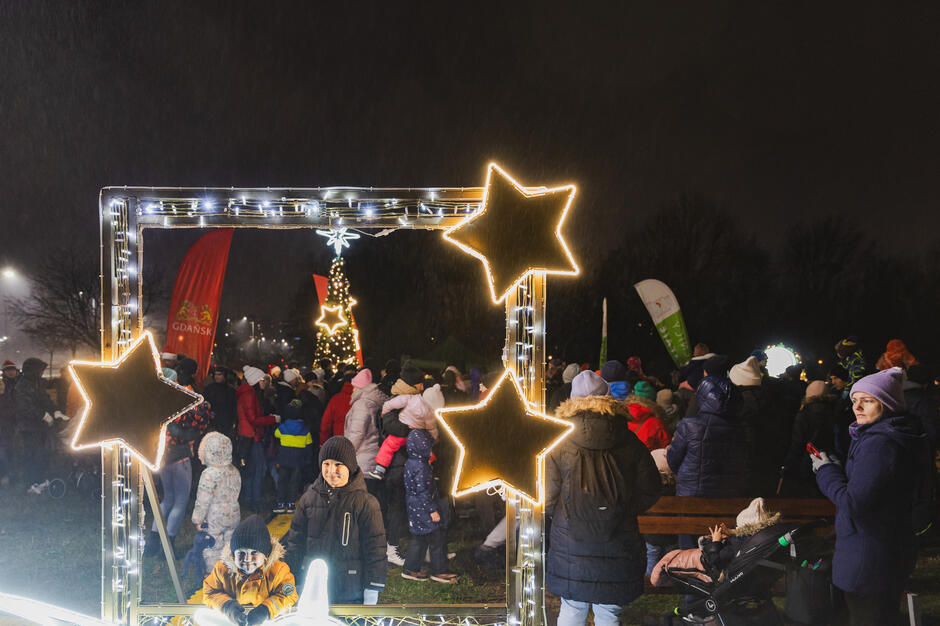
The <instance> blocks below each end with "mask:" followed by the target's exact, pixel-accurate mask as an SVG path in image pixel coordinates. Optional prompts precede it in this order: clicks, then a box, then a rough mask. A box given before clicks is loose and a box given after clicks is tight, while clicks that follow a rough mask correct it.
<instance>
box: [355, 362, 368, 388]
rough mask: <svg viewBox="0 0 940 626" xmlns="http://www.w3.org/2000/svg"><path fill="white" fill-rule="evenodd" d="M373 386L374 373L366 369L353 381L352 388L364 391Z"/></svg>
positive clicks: (360, 371)
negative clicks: (364, 388) (365, 388)
mask: <svg viewBox="0 0 940 626" xmlns="http://www.w3.org/2000/svg"><path fill="white" fill-rule="evenodd" d="M371 384H372V371H371V370H370V369H369V368H368V367H365V368H363V369H361V370H359V373H358V374H356V375H355V376H354V377H353V379H352V386H353V387H355V388H356V389H362V388H363V387H367V386H369V385H371Z"/></svg>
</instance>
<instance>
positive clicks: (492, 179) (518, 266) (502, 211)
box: [444, 163, 581, 304]
mask: <svg viewBox="0 0 940 626" xmlns="http://www.w3.org/2000/svg"><path fill="white" fill-rule="evenodd" d="M575 191H576V189H575V186H574V185H564V186H562V187H555V188H552V189H547V188H545V187H535V188H527V187H523V186H521V185H520V184H519V183H517V182H516V181H515V180H513V179H512V178H511V177H510V176H509V174H507V173H506V172H505V171H504V170H503V169H502V168H500V167H499V166H498V165H496V164H495V163H490V164H489V167H488V168H487V172H486V190H485V191H484V193H483V202H482V204H481V207H482V208H481V209H480V210H479V211H477V212H476V213H474V214H472V215H470V216H469V217H467V218H466V219H465V220H463V221H462V222H460V223H459V224H457V225H456V226H454V227H453V228H451V229H450V230H447V231H445V232H444V239H445V240H446V241H449V242H450V243H453V244H454V245H456V246H457V247H459V248H460V249H461V250H463V251H464V252H466V253H467V254H471V255H473V256H475V257H476V258H478V259H480V261H482V262H483V267H484V269H485V271H486V279H487V282H488V284H489V287H490V295H491V296H492V298H493V302H494V303H495V304H499V303H500V302H502V301H503V300H504V299H505V298H506V295H507V294H508V293H509V292H510V291H511V290H512V288H513V287H515V286H516V284H518V283H519V281H521V280H522V279H523V278H525V276H526V275H527V274H529V273H530V272H545V273H546V274H561V275H566V276H577V275H578V274H579V273H580V271H581V270H580V268H579V267H578V264H577V262H576V261H575V260H574V257H573V256H572V255H571V252H570V251H569V250H568V246H567V245H566V244H565V240H564V238H563V237H562V232H561V231H562V226H563V225H564V222H565V216H566V215H567V214H568V209H569V208H570V207H571V202H572V201H573V200H574V196H575Z"/></svg>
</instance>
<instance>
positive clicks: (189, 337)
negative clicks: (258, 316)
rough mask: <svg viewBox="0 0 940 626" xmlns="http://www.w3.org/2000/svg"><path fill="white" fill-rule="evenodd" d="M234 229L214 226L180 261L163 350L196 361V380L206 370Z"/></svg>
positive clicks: (206, 373) (205, 372) (213, 338)
mask: <svg viewBox="0 0 940 626" xmlns="http://www.w3.org/2000/svg"><path fill="white" fill-rule="evenodd" d="M234 232H235V231H234V229H231V228H224V229H220V230H213V231H211V232H208V233H206V234H205V235H203V236H202V237H200V238H199V239H198V240H197V241H196V243H194V244H193V245H192V247H191V248H190V249H189V252H187V253H186V258H184V259H183V263H182V264H181V265H180V269H179V273H177V275H176V285H175V286H174V287H173V298H172V299H171V300H170V313H169V315H168V316H167V322H166V348H165V349H164V350H165V351H166V352H176V353H182V354H185V355H186V356H188V357H191V358H192V359H195V361H196V363H198V364H199V368H198V369H197V370H196V380H197V381H200V382H201V381H202V380H204V379H205V377H206V376H207V375H208V373H209V359H210V358H211V356H212V345H213V342H214V341H215V327H216V323H217V322H218V318H219V299H220V298H221V297H222V284H223V283H224V282H225V267H226V266H227V265H228V252H229V248H230V247H231V245H232V233H234Z"/></svg>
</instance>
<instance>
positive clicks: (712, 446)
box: [666, 376, 748, 498]
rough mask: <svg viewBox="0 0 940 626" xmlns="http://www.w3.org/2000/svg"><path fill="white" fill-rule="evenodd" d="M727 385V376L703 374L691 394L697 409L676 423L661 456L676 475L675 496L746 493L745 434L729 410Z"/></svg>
mask: <svg viewBox="0 0 940 626" xmlns="http://www.w3.org/2000/svg"><path fill="white" fill-rule="evenodd" d="M731 387H732V385H731V381H730V380H728V379H727V378H719V377H716V376H707V377H705V378H703V379H702V382H701V383H700V384H699V386H698V391H696V394H695V397H696V400H697V401H698V413H697V414H695V415H692V416H690V417H686V418H683V419H682V420H681V421H680V422H679V425H678V426H677V427H676V433H675V435H673V437H672V443H671V444H670V446H669V451H668V452H667V453H666V460H667V461H668V463H669V468H670V469H671V470H672V471H673V472H675V474H676V495H677V496H698V497H712V498H724V497H733V496H742V495H746V494H745V493H743V492H744V491H746V490H747V483H746V481H747V478H748V475H747V454H746V451H745V450H746V446H747V434H746V431H745V429H744V426H743V425H742V424H741V422H740V421H739V420H738V419H737V417H736V416H734V415H733V414H731V412H730V410H729V406H728V404H729V400H730V398H731Z"/></svg>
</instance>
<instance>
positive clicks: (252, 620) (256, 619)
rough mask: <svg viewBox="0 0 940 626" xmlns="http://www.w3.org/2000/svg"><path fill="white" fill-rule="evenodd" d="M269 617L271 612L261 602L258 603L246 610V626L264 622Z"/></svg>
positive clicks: (254, 625)
mask: <svg viewBox="0 0 940 626" xmlns="http://www.w3.org/2000/svg"><path fill="white" fill-rule="evenodd" d="M269 619H271V612H270V611H269V610H268V607H266V606H265V605H263V604H259V605H258V606H256V607H255V608H253V609H251V610H250V611H248V616H247V621H246V622H245V623H246V624H247V626H256V625H257V624H261V623H262V622H266V621H268V620H269Z"/></svg>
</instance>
